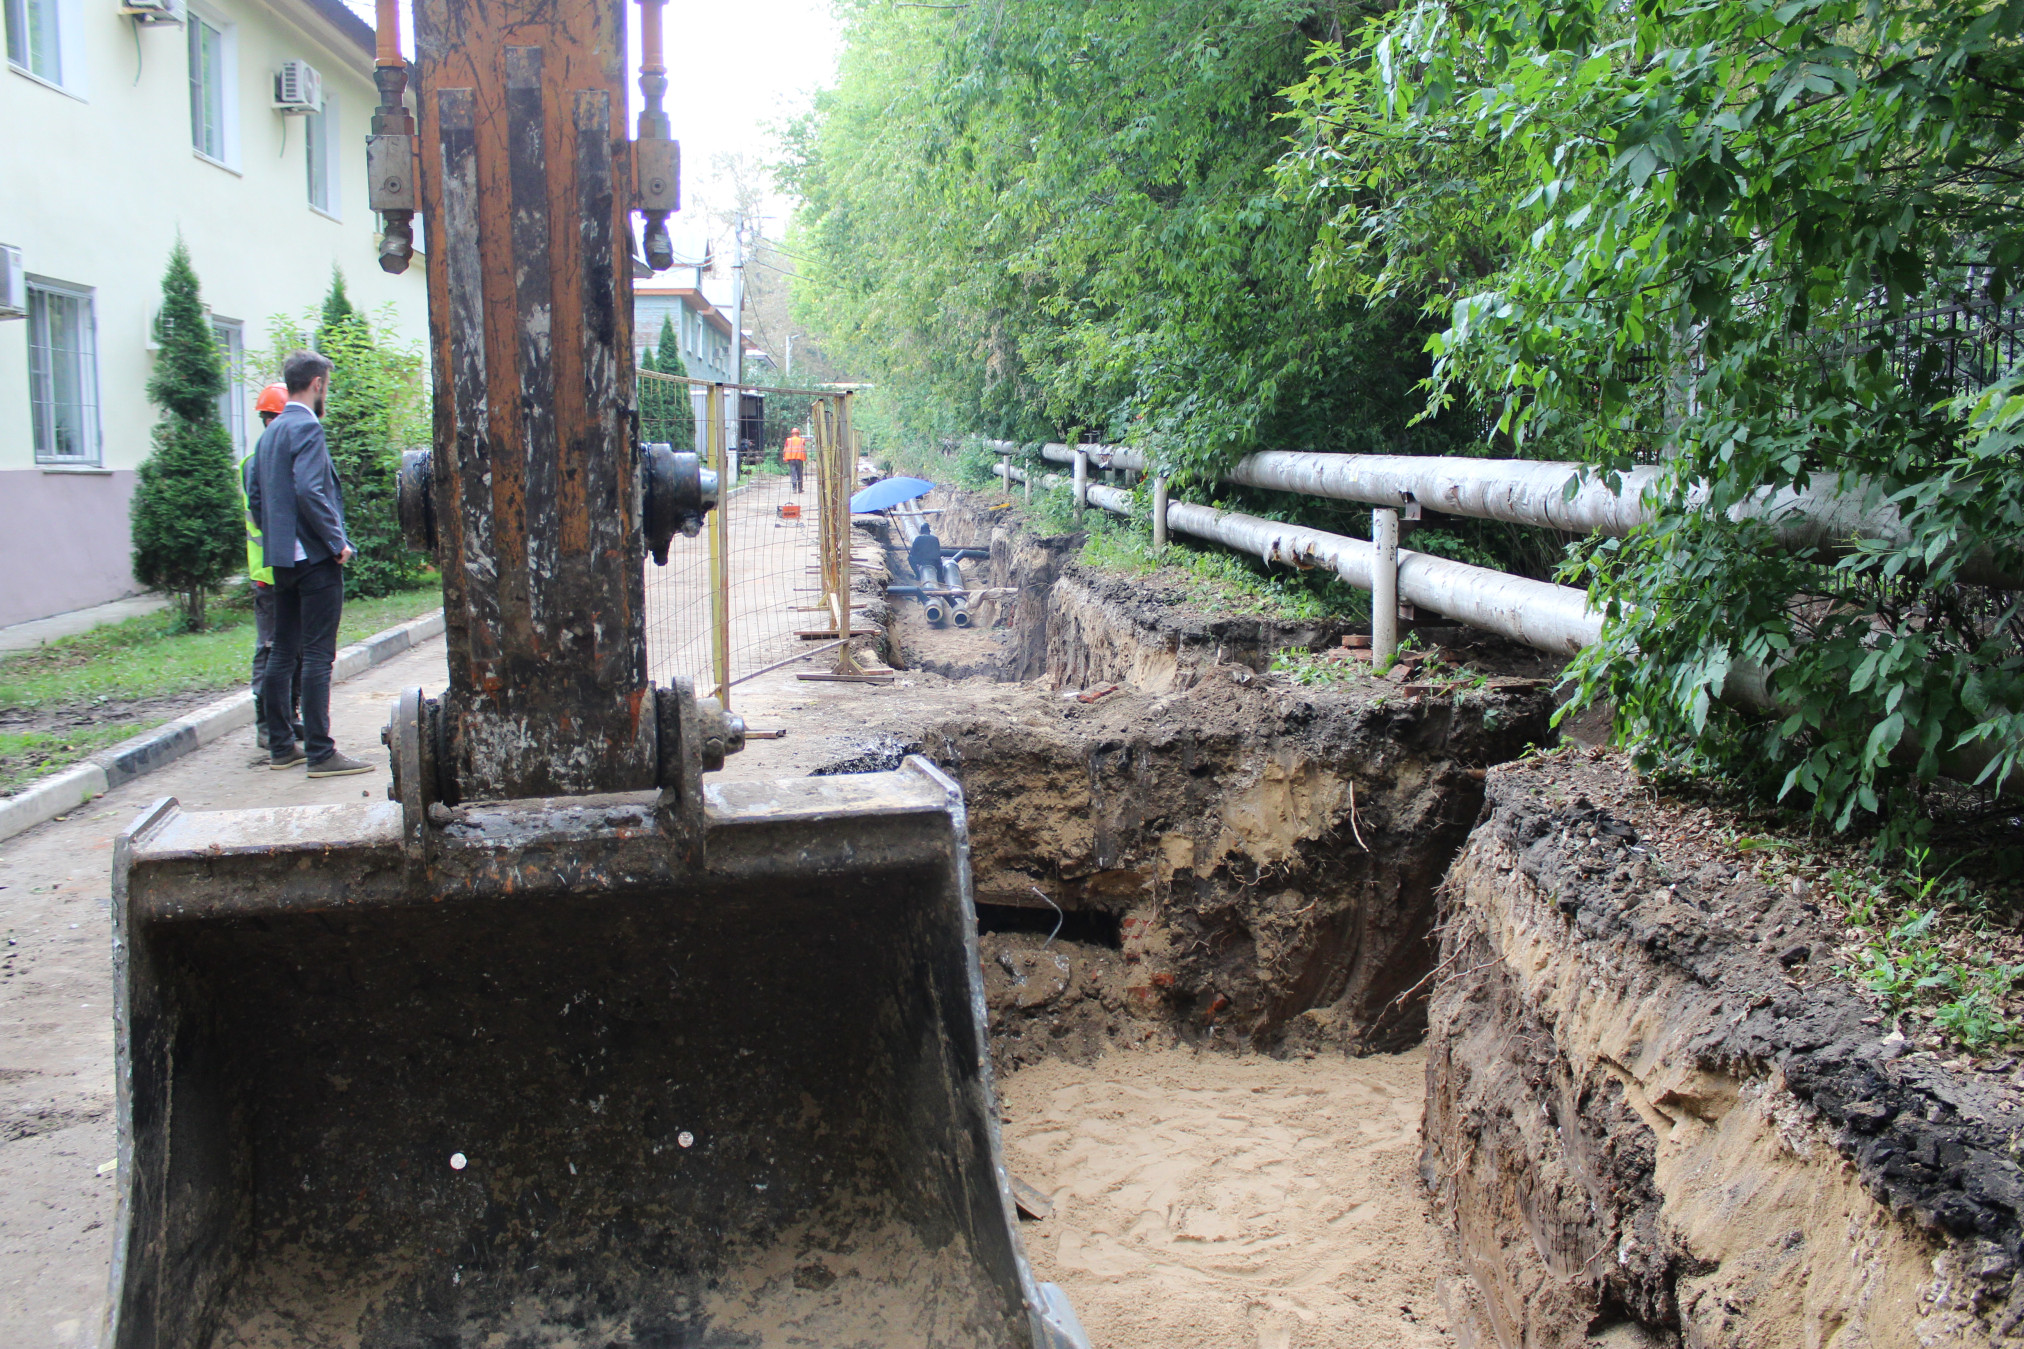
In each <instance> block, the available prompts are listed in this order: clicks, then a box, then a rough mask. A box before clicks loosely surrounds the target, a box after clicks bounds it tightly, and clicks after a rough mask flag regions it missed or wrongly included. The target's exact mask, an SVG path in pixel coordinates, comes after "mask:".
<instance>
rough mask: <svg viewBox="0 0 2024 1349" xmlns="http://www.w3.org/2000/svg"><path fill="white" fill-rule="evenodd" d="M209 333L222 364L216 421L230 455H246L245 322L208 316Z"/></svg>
mask: <svg viewBox="0 0 2024 1349" xmlns="http://www.w3.org/2000/svg"><path fill="white" fill-rule="evenodd" d="M211 336H213V337H215V338H216V339H217V340H218V355H219V357H220V359H222V360H223V361H224V364H225V392H224V393H222V394H220V395H218V420H220V421H222V422H223V423H225V431H226V434H228V435H230V436H231V437H232V457H233V458H234V459H243V458H245V456H246V325H245V324H244V323H242V322H240V321H239V320H238V319H227V318H219V317H218V316H217V315H216V314H213V315H212V316H211Z"/></svg>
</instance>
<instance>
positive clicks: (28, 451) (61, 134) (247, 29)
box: [0, 0, 427, 624]
mask: <svg viewBox="0 0 2024 1349" xmlns="http://www.w3.org/2000/svg"><path fill="white" fill-rule="evenodd" d="M143 3H149V4H158V5H162V6H165V7H166V8H165V9H158V10H153V11H143V12H136V9H137V8H138V6H134V5H123V4H122V0H0V12H4V15H5V26H6V37H7V50H6V69H5V70H4V71H0V128H4V134H0V249H9V250H18V253H19V268H18V272H19V275H20V278H21V283H20V285H19V286H18V287H17V288H16V290H15V295H16V297H17V298H18V300H19V302H20V303H19V305H18V309H19V311H20V312H18V313H16V314H8V313H5V312H0V624H7V623H14V622H19V621H22V620H24V619H30V618H39V617H42V616H44V615H48V614H53V613H60V612H64V611H67V610H71V609H77V608H82V607H85V606H88V605H92V604H97V603H101V602H103V601H105V600H109V599H114V598H117V597H119V596H121V595H125V594H130V593H133V591H134V590H135V589H136V587H135V585H134V583H133V579H132V575H131V572H130V571H129V566H128V562H129V552H130V546H129V542H128V531H127V510H128V499H129V497H130V496H131V494H132V491H133V483H134V469H135V468H136V467H137V466H138V465H139V463H140V462H141V460H142V459H143V458H145V457H146V455H147V453H148V449H149V431H150V429H151V428H152V426H153V425H154V423H155V421H156V420H157V418H158V416H159V414H158V412H157V410H156V409H155V408H154V407H153V406H151V405H150V404H149V403H148V401H147V398H146V395H145V393H144V392H143V389H144V386H145V385H146V383H147V378H148V374H149V372H150V369H151V368H152V362H153V350H152V341H151V335H150V322H151V320H152V317H153V314H154V311H155V309H156V307H157V306H158V305H159V303H160V298H161V279H162V272H163V269H164V267H165V266H166V265H167V262H168V256H169V250H170V248H171V246H172V245H173V244H174V242H175V239H176V236H177V234H178V232H180V233H181V235H182V237H183V239H184V240H185V241H186V242H187V243H188V244H189V247H190V256H191V261H192V262H193V263H194V264H195V266H196V269H197V274H198V277H199V278H200V280H201V281H202V283H203V293H204V299H205V302H206V303H207V304H209V305H210V306H211V309H212V313H213V318H214V322H215V325H216V330H217V332H218V333H219V335H220V337H221V339H222V340H224V341H225V342H226V343H227V344H228V346H229V347H230V349H231V351H232V352H233V354H234V357H235V360H236V361H238V362H239V367H238V368H239V371H240V382H239V384H238V385H237V386H236V387H235V388H234V390H233V391H232V393H231V394H230V395H229V396H228V398H227V399H226V400H225V406H224V408H223V411H224V413H225V415H226V420H227V424H228V426H229V427H230V428H231V429H232V432H233V435H234V437H235V439H236V440H237V441H238V442H239V443H241V444H243V445H245V446H247V447H249V448H250V445H251V441H252V438H253V437H255V436H257V432H258V427H259V423H258V420H257V419H256V418H254V416H253V413H252V401H253V398H254V396H255V395H256V394H257V393H258V389H257V387H254V386H253V385H252V382H251V380H250V378H247V377H246V375H245V373H244V369H243V353H244V352H246V351H248V350H251V351H258V350H260V349H262V348H264V347H265V346H266V345H267V342H268V330H269V326H270V324H271V322H272V321H273V320H274V319H275V318H276V317H277V316H293V315H297V314H300V313H301V312H302V311H304V310H305V309H307V308H309V307H311V306H314V305H316V304H318V303H319V302H320V301H321V299H322V297H323V294H324V292H325V290H326V289H327V288H328V286H329V284H330V276H331V269H332V267H333V266H337V267H341V268H342V269H343V272H344V276H345V280H346V283H347V286H348V288H349V290H350V293H351V297H352V300H353V302H354V303H355V304H356V305H358V306H359V307H360V308H363V309H368V310H371V309H376V308H378V307H379V306H381V305H383V304H389V303H390V304H392V305H393V306H394V307H395V310H396V315H397V318H396V327H397V329H398V330H399V333H400V334H401V335H402V336H403V337H404V338H405V339H407V340H410V341H416V342H419V341H420V340H421V339H422V337H423V335H424V333H425V332H426V327H427V312H426V303H427V301H426V293H425V288H424V283H423V274H422V265H421V263H420V261H419V259H418V260H417V261H416V263H415V265H414V266H413V267H412V268H411V269H410V270H409V271H408V273H407V274H406V275H403V276H398V277H396V276H388V275H386V274H385V273H383V272H381V271H380V269H379V266H378V261H377V233H376V231H377V221H376V219H375V217H374V216H373V214H372V213H371V212H370V211H368V210H367V209H366V205H365V189H366V178H365V137H366V133H367V129H368V122H369V119H370V118H371V116H372V109H373V107H374V105H375V104H376V103H377V102H378V94H377V91H376V90H375V89H374V86H373V84H372V79H371V71H372V45H373V39H372V30H371V29H370V27H369V26H368V25H367V24H366V23H365V22H364V21H363V20H361V19H360V18H359V17H358V16H357V15H355V14H354V13H353V12H352V11H351V10H349V9H347V8H345V6H344V5H342V4H340V3H339V2H338V0H187V3H186V0H143ZM291 63H293V64H291ZM284 77H285V78H284ZM318 84H320V86H321V89H320V95H321V96H320V100H318V101H316V102H315V103H314V104H313V105H312V103H311V102H310V99H311V98H312V97H313V96H315V95H316V93H317V87H316V86H317V85H318ZM278 96H279V97H282V98H287V99H291V100H293V101H292V102H291V103H288V104H286V105H281V104H279V103H278V101H277V98H278ZM312 106H313V107H314V109H315V110H314V111H312V110H310V109H311V107H312ZM0 267H4V263H0ZM7 291H8V287H7V286H6V285H5V284H4V283H0V306H5V305H6V304H7V300H8V294H7Z"/></svg>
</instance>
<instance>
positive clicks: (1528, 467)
mask: <svg viewBox="0 0 2024 1349" xmlns="http://www.w3.org/2000/svg"><path fill="white" fill-rule="evenodd" d="M988 443H990V444H993V445H997V444H1003V443H1007V442H988ZM1085 449H1086V453H1087V455H1088V456H1090V457H1093V458H1095V459H1096V461H1097V462H1098V463H1099V464H1103V465H1107V466H1109V467H1113V468H1135V469H1140V470H1144V469H1145V468H1146V462H1145V455H1144V454H1143V453H1142V452H1140V451H1138V450H1135V449H1133V448H1131V447H1130V446H1128V445H1091V446H1087V447H1085ZM1040 453H1041V457H1042V458H1044V459H1047V460H1050V461H1052V462H1054V463H1064V464H1065V463H1068V462H1070V460H1071V458H1072V454H1073V451H1072V450H1071V449H1070V447H1069V446H1066V445H1043V446H1041V447H1040ZM1583 469H1584V466H1583V465H1581V464H1575V463H1569V462H1566V461H1562V460H1535V459H1469V458H1461V457H1456V456H1444V455H1410V454H1317V453H1312V452H1306V451H1294V450H1267V451H1265V452H1264V453H1261V454H1253V455H1247V456H1245V457H1244V458H1242V459H1240V460H1238V461H1237V462H1236V464H1234V465H1232V466H1231V468H1230V469H1229V471H1228V472H1227V473H1225V474H1224V475H1223V481H1225V482H1233V483H1237V484H1238V485H1240V486H1244V487H1257V488H1263V489H1265V490H1268V491H1275V492H1298V493H1301V494H1303V495H1306V496H1318V497H1329V498H1331V499H1334V500H1337V501H1356V502H1361V503H1363V504H1366V505H1373V506H1390V505H1400V504H1403V503H1405V502H1408V501H1416V502H1418V503H1419V504H1420V505H1422V506H1424V507H1425V508H1426V509H1428V510H1431V511H1439V512H1441V513H1442V514H1444V515H1461V516H1468V517H1470V518H1472V519H1478V520H1501V521H1504V522H1505V523H1507V524H1514V525H1535V526H1538V527H1540V528H1545V529H1559V530H1564V531H1566V532H1568V533H1570V534H1591V533H1593V534H1606V535H1610V536H1612V537H1616V538H1621V537H1623V536H1624V535H1626V534H1628V533H1630V532H1631V531H1632V530H1633V529H1636V528H1637V527H1638V526H1640V525H1643V524H1647V523H1649V522H1650V520H1651V518H1652V517H1651V514H1650V512H1648V511H1647V510H1646V509H1645V506H1644V502H1643V496H1644V492H1645V489H1646V488H1648V487H1650V486H1651V485H1652V484H1653V482H1654V481H1656V480H1657V478H1658V476H1659V472H1660V470H1659V469H1658V468H1656V467H1651V466H1646V467H1641V468H1633V469H1631V470H1630V471H1629V472H1627V473H1625V474H1623V475H1622V478H1621V480H1620V481H1621V483H1622V491H1621V492H1612V491H1611V490H1610V489H1609V485H1608V484H1607V483H1606V482H1604V481H1603V480H1602V479H1601V478H1598V477H1593V476H1590V477H1582V476H1581V474H1582V472H1583ZM1576 480H1578V481H1579V486H1577V487H1576V488H1575V489H1574V494H1573V495H1572V496H1568V495H1567V486H1568V484H1569V482H1571V481H1576ZM1867 492H1868V488H1867V486H1866V485H1865V484H1863V483H1861V482H1855V483H1851V484H1850V485H1849V490H1847V491H1840V490H1838V489H1836V488H1834V487H1823V488H1811V489H1809V490H1807V491H1805V492H1795V491H1792V490H1790V489H1784V490H1780V491H1777V492H1765V493H1760V494H1758V495H1757V496H1756V497H1754V498H1753V499H1751V500H1750V501H1747V502H1744V503H1742V504H1740V505H1737V506H1734V507H1732V508H1731V509H1730V511H1729V518H1730V519H1731V520H1735V521H1739V522H1740V521H1742V520H1746V519H1764V520H1768V521H1770V522H1771V527H1772V532H1773V534H1774V536H1775V537H1776V538H1777V539H1778V541H1779V543H1780V545H1781V546H1783V547H1785V548H1788V549H1791V550H1793V551H1798V550H1800V549H1805V548H1817V549H1819V550H1821V551H1823V552H1837V551H1842V550H1843V547H1844V544H1845V542H1846V540H1848V539H1851V538H1863V539H1872V540H1875V541H1877V542H1879V543H1884V544H1902V543H1905V542H1907V541H1908V540H1909V537H1910V536H1909V535H1908V533H1907V532H1906V530H1905V528H1904V521H1903V518H1902V517H1901V516H1900V514H1899V512H1898V509H1897V507H1895V506H1893V505H1890V504H1889V503H1887V502H1878V503H1874V504H1868V503H1866V501H1865V498H1866V496H1867ZM1692 499H1693V500H1695V501H1704V500H1706V490H1705V489H1697V491H1696V492H1695V494H1694V497H1693V498H1692ZM1961 579H1962V580H1964V581H1967V582H1969V583H1970V584H1974V585H1986V586H1994V587H1997V588H1998V589H2003V590H2024V575H2020V574H2019V573H2018V572H2016V571H2012V570H2008V569H2006V568H2004V567H2001V566H1999V565H1998V563H1997V560H1996V558H1995V556H1994V554H1993V553H1992V552H1991V551H1990V550H1989V549H1988V548H1986V547H1985V548H1978V549H1976V550H1975V551H1974V552H1973V553H1971V554H1970V555H1969V556H1968V557H1967V559H1966V560H1965V561H1964V563H1963V565H1962V568H1961Z"/></svg>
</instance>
